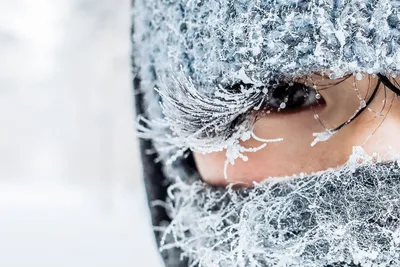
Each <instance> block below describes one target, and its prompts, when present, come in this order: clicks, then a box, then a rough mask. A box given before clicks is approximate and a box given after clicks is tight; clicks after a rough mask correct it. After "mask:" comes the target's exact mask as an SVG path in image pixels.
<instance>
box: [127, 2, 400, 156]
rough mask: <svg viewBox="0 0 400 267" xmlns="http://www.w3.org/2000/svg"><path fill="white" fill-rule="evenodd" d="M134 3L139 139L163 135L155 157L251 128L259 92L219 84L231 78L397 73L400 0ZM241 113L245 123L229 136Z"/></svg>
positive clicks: (206, 146) (211, 147)
mask: <svg viewBox="0 0 400 267" xmlns="http://www.w3.org/2000/svg"><path fill="white" fill-rule="evenodd" d="M134 2H135V3H134V10H133V13H132V18H133V24H134V34H133V36H132V39H133V42H134V45H133V58H134V61H135V62H136V65H137V66H136V68H135V70H134V71H135V73H134V74H135V76H137V77H139V78H140V80H141V82H140V85H139V87H140V90H141V93H144V94H145V97H144V99H145V101H146V103H147V105H148V107H149V108H148V110H147V113H146V114H144V116H145V117H146V118H147V119H148V121H147V122H146V123H144V124H145V125H142V126H144V127H141V129H142V130H144V129H148V130H145V131H144V133H143V134H142V136H144V137H146V138H152V139H155V140H158V141H159V142H158V143H159V144H161V145H157V146H156V149H157V151H158V152H159V154H160V158H169V157H171V155H175V156H176V155H178V154H182V151H184V150H185V149H186V150H187V149H188V148H191V149H194V150H196V151H201V152H210V151H221V150H222V149H227V147H228V144H229V143H231V144H232V143H233V142H234V139H235V140H237V139H238V138H240V136H241V135H242V134H243V132H245V131H248V130H249V129H251V127H252V122H251V121H250V122H245V118H244V117H245V114H246V112H247V111H248V110H249V109H251V108H254V107H258V106H257V105H259V104H260V103H261V102H260V97H259V96H260V95H262V94H264V95H265V92H257V91H255V90H253V89H254V88H253V89H250V90H247V91H246V90H243V91H241V92H238V93H237V92H236V93H237V94H235V93H232V92H229V91H224V90H225V89H226V88H229V87H230V86H232V85H234V84H237V83H240V82H242V83H245V84H252V85H254V87H257V86H260V85H266V84H268V83H269V82H270V81H273V80H275V79H276V78H295V77H301V76H305V75H309V74H311V73H313V72H324V73H326V74H328V75H329V76H330V77H331V78H339V77H343V75H345V74H346V73H354V74H355V75H356V78H357V79H359V78H362V73H371V74H375V73H382V74H387V75H390V74H391V75H394V76H395V75H397V74H399V73H400V61H399V60H400V39H399V38H398V37H399V36H400V28H399V25H400V18H399V16H400V3H399V1H398V0H383V1H372V0H365V1H359V0H348V1H331V0H319V1H299V0H294V1H289V0H284V1H270V0H260V1H258V0H257V1H256V0H254V1H225V0H202V1H182V0H173V1H172V0H152V1H148V0H135V1H134ZM177 73H180V74H179V75H177ZM188 81H189V82H188ZM154 87H156V88H158V89H159V91H160V94H161V95H162V106H163V113H161V112H160V110H159V109H158V108H157V107H154V105H155V104H154V103H155V102H157V101H156V99H157V100H158V94H156V93H155V92H154V91H153V89H154ZM223 88H225V89H223ZM267 90H268V89H267V88H266V89H265V91H267ZM285 105H286V104H285V103H282V107H281V108H284V106H285ZM242 115H243V116H242ZM162 117H164V118H163V119H162ZM238 120H239V121H240V123H239V125H243V126H244V127H243V128H240V130H241V131H242V132H237V133H235V131H236V129H235V128H234V127H233V124H232V123H233V122H234V121H235V122H237V121H238ZM231 127H233V129H230V128H231ZM163 129H164V131H162V130H163ZM228 129H229V130H228ZM161 133H163V134H161ZM217 135H219V137H216V136H217ZM327 136H329V135H327V134H326V133H324V134H318V136H317V138H316V142H318V141H320V140H323V139H324V138H325V137H327Z"/></svg>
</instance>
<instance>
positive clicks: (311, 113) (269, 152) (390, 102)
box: [194, 74, 400, 186]
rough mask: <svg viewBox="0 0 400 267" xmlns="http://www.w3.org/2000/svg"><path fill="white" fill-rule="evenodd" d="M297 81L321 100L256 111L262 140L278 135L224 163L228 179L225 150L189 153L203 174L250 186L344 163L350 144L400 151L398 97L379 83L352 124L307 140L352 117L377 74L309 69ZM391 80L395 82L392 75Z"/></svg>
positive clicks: (217, 181) (377, 151)
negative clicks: (332, 74) (336, 75)
mask: <svg viewBox="0 0 400 267" xmlns="http://www.w3.org/2000/svg"><path fill="white" fill-rule="evenodd" d="M299 82H301V83H306V84H308V85H315V86H314V88H316V91H317V92H318V93H319V94H320V95H321V97H322V98H323V100H324V102H325V103H324V104H323V105H320V106H315V107H312V108H305V109H301V110H298V111H291V112H272V113H270V114H255V116H257V118H258V120H257V121H256V123H255V124H254V130H253V131H254V134H255V135H256V136H258V137H260V138H263V139H274V138H283V141H281V142H276V143H268V144H267V146H266V147H265V148H263V149H261V150H259V151H257V152H251V153H244V154H245V156H247V157H248V161H247V162H244V161H243V160H241V159H238V160H236V161H235V164H234V165H231V164H229V166H228V168H227V179H225V177H224V162H225V160H226V156H225V151H221V152H214V153H208V154H201V153H196V152H194V158H195V162H196V165H197V167H198V170H199V172H200V174H201V177H202V179H203V180H204V181H205V182H207V183H209V184H213V185H222V186H223V185H227V184H230V183H244V184H247V185H251V184H252V183H253V182H260V181H262V180H264V179H266V178H268V177H279V176H288V175H293V174H299V173H305V174H310V173H312V172H316V171H322V170H326V169H328V168H331V167H337V166H339V165H342V164H344V163H345V162H346V161H347V160H348V159H349V156H350V155H351V153H352V149H353V147H354V146H361V147H362V148H363V149H364V150H365V151H366V152H367V153H368V154H370V155H377V156H378V157H380V158H383V159H384V158H385V154H387V153H388V152H387V151H400V142H398V141H397V139H398V136H400V101H399V99H398V98H397V96H396V95H395V94H394V93H393V92H392V91H390V90H387V89H386V88H385V87H384V85H383V84H381V85H380V87H379V89H378V91H377V93H376V95H375V97H374V98H373V100H372V102H371V103H370V104H369V105H368V107H367V109H365V110H364V111H363V112H362V113H361V114H360V115H359V116H357V117H356V118H355V119H354V120H353V121H352V122H351V123H349V124H348V125H346V126H344V127H343V128H342V129H340V130H339V131H338V132H337V133H335V134H334V135H333V136H332V137H331V138H330V139H329V140H327V141H324V142H318V143H317V144H315V146H311V145H310V144H311V143H312V142H313V140H314V139H315V137H314V136H313V135H312V134H313V133H317V132H323V131H324V130H325V129H326V128H329V129H332V128H335V127H337V126H339V125H340V124H342V123H343V122H345V121H347V120H348V119H349V118H351V117H352V116H353V115H354V113H355V111H356V110H357V109H358V108H360V102H361V101H362V100H363V99H364V100H365V101H368V99H369V98H370V97H371V95H372V93H373V91H374V88H375V86H376V85H377V83H378V78H377V77H376V76H374V77H373V76H371V75H363V77H362V79H359V78H358V79H357V78H356V77H355V76H352V75H350V76H349V77H346V78H341V79H338V80H330V79H329V78H326V77H322V76H320V75H317V74H314V75H312V76H311V77H309V78H304V79H299ZM396 82H399V80H398V79H396ZM241 144H242V145H243V146H244V147H246V148H251V147H258V146H260V145H261V144H262V143H261V142H260V141H257V140H255V139H254V138H251V139H250V140H247V141H245V142H242V143H241Z"/></svg>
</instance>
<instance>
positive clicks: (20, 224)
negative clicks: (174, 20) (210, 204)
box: [0, 0, 158, 267]
mask: <svg viewBox="0 0 400 267" xmlns="http://www.w3.org/2000/svg"><path fill="white" fill-rule="evenodd" d="M0 14H1V15H0V62H1V63H0V125H1V128H0V266H2V267H3V266H4V267H12V266H29V267H30V266H41V267H45V266H52V267H54V266H57V267H61V266H68V267H72V266H73V267H80V266H84V267H92V266H93V267H100V266H110V267H111V266H112V267H118V266H135V267H136V266H138V267H140V266H150V267H153V266H158V254H157V252H156V250H155V249H154V246H153V239H152V236H151V230H150V221H149V218H148V213H147V209H146V204H145V196H144V193H143V189H142V182H141V179H140V164H139V162H138V151H137V145H136V142H135V141H136V139H135V135H134V121H135V120H134V114H133V102H132V101H133V99H132V89H131V73H130V36H129V34H130V0H57V1H52V0H36V1H31V0H14V1H8V0H1V1H0Z"/></svg>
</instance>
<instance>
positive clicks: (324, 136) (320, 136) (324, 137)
mask: <svg viewBox="0 0 400 267" xmlns="http://www.w3.org/2000/svg"><path fill="white" fill-rule="evenodd" d="M317 118H318V117H317ZM335 133H336V132H335V131H332V130H330V129H325V131H323V132H319V133H313V136H314V137H315V139H314V141H312V143H311V146H315V145H316V144H317V143H319V142H325V141H328V140H329V139H330V138H331V137H332V136H333V135H334V134H335Z"/></svg>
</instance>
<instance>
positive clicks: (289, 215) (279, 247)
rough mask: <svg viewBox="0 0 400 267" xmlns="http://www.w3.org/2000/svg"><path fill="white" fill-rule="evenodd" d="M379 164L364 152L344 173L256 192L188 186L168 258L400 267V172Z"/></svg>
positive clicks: (180, 184)
mask: <svg viewBox="0 0 400 267" xmlns="http://www.w3.org/2000/svg"><path fill="white" fill-rule="evenodd" d="M374 161H375V160H374V159H373V157H370V156H368V155H367V154H366V153H365V152H364V151H363V150H362V149H361V148H359V147H358V148H355V149H354V153H353V155H352V156H351V158H350V160H349V162H348V163H346V164H345V165H343V166H342V167H339V168H336V169H329V170H326V171H322V172H318V173H314V174H312V175H305V174H302V175H299V176H292V177H286V178H285V177H277V178H268V179H266V180H265V181H263V182H261V183H256V184H254V187H253V188H248V189H236V190H234V189H233V188H232V187H227V188H214V187H209V186H207V185H204V184H202V183H201V182H199V181H197V182H193V183H189V182H185V181H188V180H190V179H180V180H179V181H177V183H176V184H174V185H172V186H171V188H170V190H169V192H170V196H171V200H170V202H169V205H170V206H169V211H170V214H171V217H172V219H173V220H172V222H171V224H170V225H169V226H167V227H166V228H164V229H163V233H164V238H163V241H162V247H161V250H169V249H171V248H174V247H178V248H180V249H182V251H183V254H182V256H184V257H187V258H189V261H190V264H191V265H190V266H197V265H198V266H200V267H203V266H204V267H205V266H207V267H209V266H221V267H225V266H227V267H228V266H229V267H231V266H238V267H255V266H287V267H295V266H296V267H297V266H302V267H315V266H347V264H354V265H349V266H358V265H357V264H359V266H382V267H385V266H399V265H400V257H399V255H400V246H399V243H400V241H399V240H400V237H399V236H400V234H399V233H400V225H399V223H398V222H399V220H400V198H399V194H398V192H399V190H400V167H399V166H398V164H397V163H396V161H392V162H386V163H377V164H374ZM359 162H362V163H361V164H360V163H359Z"/></svg>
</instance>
